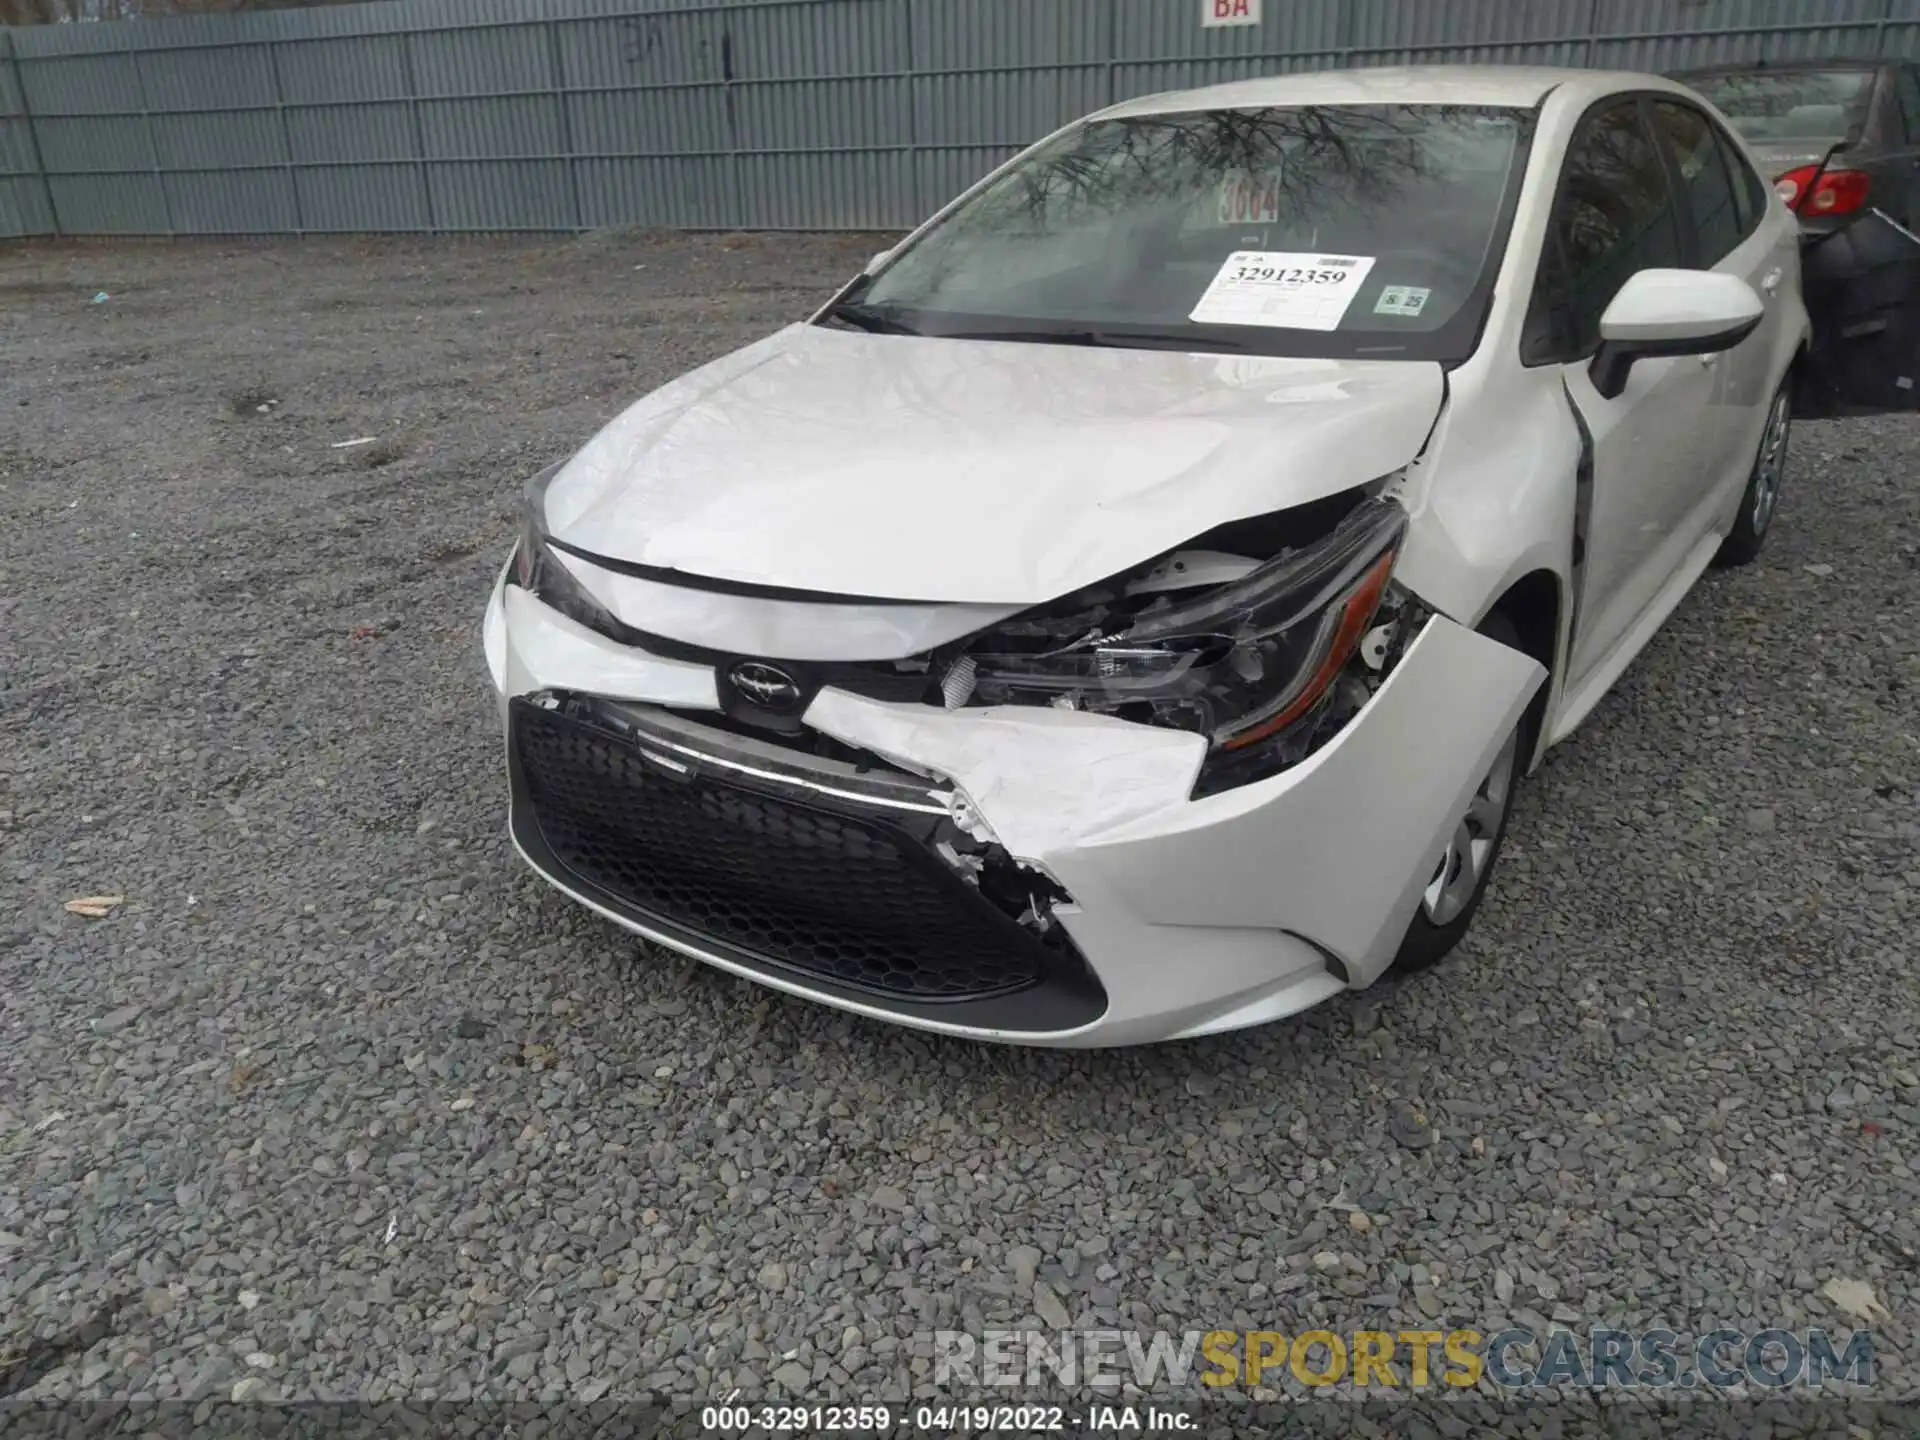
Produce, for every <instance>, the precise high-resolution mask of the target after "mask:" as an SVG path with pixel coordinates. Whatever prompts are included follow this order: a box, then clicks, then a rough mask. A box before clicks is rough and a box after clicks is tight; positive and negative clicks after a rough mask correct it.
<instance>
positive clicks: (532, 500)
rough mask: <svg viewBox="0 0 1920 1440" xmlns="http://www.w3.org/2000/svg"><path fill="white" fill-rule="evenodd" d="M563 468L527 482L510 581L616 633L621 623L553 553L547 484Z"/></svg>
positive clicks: (571, 616)
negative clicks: (548, 532)
mask: <svg viewBox="0 0 1920 1440" xmlns="http://www.w3.org/2000/svg"><path fill="white" fill-rule="evenodd" d="M560 468H561V467H560V466H559V465H550V466H548V467H547V468H546V469H545V470H542V471H541V472H540V473H539V474H538V475H536V476H534V477H533V479H531V480H529V481H528V482H527V488H526V490H525V491H524V492H522V494H521V497H520V543H519V544H518V545H517V546H515V547H514V551H513V566H512V568H511V569H510V570H508V572H507V581H508V583H509V584H512V585H518V586H519V587H520V588H521V589H522V590H525V591H526V592H527V593H529V594H530V595H534V596H537V597H538V598H539V600H540V602H541V603H542V604H543V605H546V606H548V607H549V608H551V609H554V610H558V611H559V612H560V613H561V614H562V615H564V616H566V617H567V618H568V619H569V620H572V621H574V622H575V623H576V624H580V625H584V626H586V627H587V628H588V629H589V630H593V631H597V632H598V633H600V634H602V635H613V634H616V633H617V632H618V630H619V628H620V622H619V621H617V620H615V619H614V618H613V616H612V615H610V614H608V613H607V610H606V607H604V606H603V605H601V603H600V602H599V601H598V600H596V599H594V598H593V596H591V595H589V594H588V593H587V589H586V587H585V586H584V585H582V584H581V583H580V582H579V581H578V580H577V579H575V578H574V575H573V572H572V571H571V570H569V569H567V567H566V565H565V563H564V562H562V561H561V559H560V557H559V556H558V555H556V554H554V552H553V545H552V537H550V536H549V535H548V534H547V487H548V486H549V485H551V484H552V483H553V477H554V476H556V475H558V474H559V473H560Z"/></svg>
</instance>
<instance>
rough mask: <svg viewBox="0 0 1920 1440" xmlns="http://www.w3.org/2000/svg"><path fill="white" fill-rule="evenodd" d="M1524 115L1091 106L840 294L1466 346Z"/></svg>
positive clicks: (1045, 320) (927, 306)
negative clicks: (1094, 111)
mask: <svg viewBox="0 0 1920 1440" xmlns="http://www.w3.org/2000/svg"><path fill="white" fill-rule="evenodd" d="M1532 119H1533V112H1532V111H1527V110H1514V109H1504V108H1503V109H1495V108H1488V107H1479V106H1456V105H1342V106H1305V107H1275V108H1270V109H1255V110H1209V111H1200V112H1192V113H1185V114H1174V115H1149V116H1140V117H1130V118H1116V119H1110V120H1094V121H1090V122H1088V123H1086V124H1084V125H1081V126H1077V127H1075V128H1074V129H1072V130H1070V131H1068V132H1067V133H1066V134H1064V135H1062V136H1060V137H1058V138H1057V139H1055V140H1053V141H1052V142H1050V143H1049V144H1047V145H1045V146H1043V147H1042V148H1040V149H1038V150H1036V151H1035V152H1033V153H1032V154H1031V155H1028V156H1027V157H1025V158H1024V159H1023V160H1021V161H1020V162H1019V163H1017V164H1016V165H1015V166H1014V167H1013V168H1012V169H1010V170H1009V171H1007V173H1005V174H1004V175H1002V176H1000V177H999V178H998V179H997V180H995V181H994V182H993V183H992V184H990V185H988V186H987V187H986V188H985V189H983V190H982V191H980V193H978V194H976V195H974V196H973V197H972V198H971V199H969V200H967V201H966V202H965V203H964V204H962V205H960V206H959V207H958V208H957V209H955V210H954V211H953V212H952V213H951V214H949V215H947V216H946V217H945V218H944V219H942V220H941V221H940V222H939V223H938V224H936V225H935V226H934V227H933V228H931V229H930V230H929V231H928V232H927V233H926V234H924V235H923V236H921V237H920V238H919V239H918V240H917V241H915V242H913V243H912V244H911V245H909V246H907V247H906V248H904V249H903V250H902V251H900V252H899V253H898V254H897V255H895V256H894V257H893V258H892V259H890V260H889V261H888V262H887V263H886V264H885V265H884V266H883V268H882V269H881V270H880V272H879V273H878V274H877V275H875V276H872V277H866V278H864V279H863V280H862V281H860V282H856V284H855V287H854V288H853V289H852V290H850V291H849V292H847V294H846V295H845V296H844V297H843V299H842V302H841V303H840V304H838V305H836V306H835V307H833V308H832V309H831V310H830V311H829V314H832V315H836V316H837V318H839V319H841V320H842V321H843V322H850V323H858V324H862V325H864V326H865V327H866V328H869V329H875V330H899V331H906V332H910V333H923V334H935V335H948V336H969V337H974V338H994V339H1015V340H1035V341H1048V340H1051V341H1054V342H1056V343H1080V344H1113V345H1127V344H1138V345H1163V346H1178V347H1180V348H1191V349H1195V350H1215V349H1218V350H1229V351H1233V350H1245V351H1250V352H1255V353H1264V354H1278V355H1315V356H1335V357H1355V356H1373V357H1380V358H1388V359H1440V360H1451V359H1462V358H1465V356H1466V355H1468V354H1470V353H1472V350H1473V347H1474V344H1475V343H1476V341H1477V338H1478V333H1479V328H1480V324H1481V321H1482V320H1483V318H1484V315H1485V310H1486V306H1487V303H1488V300H1489V297H1490V295H1491V290H1492V279H1493V272H1494V270H1495V269H1496V268H1497V267H1498V262H1499V258H1500V253H1501V250H1502V248H1503V245H1504V241H1505V236H1506V230H1507V224H1508V220H1509V218H1510V215H1511V212H1512V208H1513V203H1514V196H1515V193H1516V191H1517V188H1518V185H1519V180H1520V176H1521V173H1522V171H1523V170H1524V168H1525V167H1524V159H1525V147H1526V141H1527V138H1528V136H1529V135H1530V133H1531V128H1532Z"/></svg>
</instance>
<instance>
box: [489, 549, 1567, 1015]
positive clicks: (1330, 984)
mask: <svg viewBox="0 0 1920 1440" xmlns="http://www.w3.org/2000/svg"><path fill="white" fill-rule="evenodd" d="M483 641H484V649H485V652H486V659H487V665H488V669H489V671H490V673H491V676H492V681H493V685H494V689H495V691H496V695H497V698H498V700H499V704H500V707H501V713H502V716H503V718H504V716H505V713H506V707H507V704H508V701H509V700H510V699H511V698H512V697H515V696H524V695H529V694H532V693H534V692H542V691H549V690H559V691H574V692H579V693H582V694H587V695H593V696H598V697H603V698H606V699H612V700H620V701H629V702H634V703H636V704H639V705H643V706H644V705H664V706H671V707H674V708H676V709H677V710H679V711H680V713H681V715H682V716H683V717H688V718H694V719H695V720H696V723H697V716H696V715H694V714H693V712H698V711H701V710H714V709H716V708H717V703H718V702H717V694H716V689H715V677H714V673H713V671H712V670H711V669H710V668H708V667H705V666H702V665H697V664H691V663H689V662H685V661H680V660H671V659H665V658H662V657H656V656H651V655H647V654H645V653H643V652H640V651H637V650H634V649H632V648H631V647H627V646H623V645H619V644H617V643H615V642H613V641H611V640H607V639H605V638H604V637H602V636H599V635H597V634H595V633H594V632H592V631H590V630H587V629H585V628H583V627H581V626H579V625H576V624H574V623H573V622H572V621H570V620H568V619H566V618H565V617H563V616H561V615H559V614H557V613H555V612H554V611H552V610H550V609H548V608H547V607H546V606H544V605H542V604H541V603H540V602H539V601H538V600H536V599H534V598H533V597H531V596H529V595H527V594H526V593H525V592H523V591H520V590H518V589H515V588H511V587H506V586H504V585H496V587H495V590H494V594H493V596H492V599H491V601H490V602H489V605H488V608H487V613H486V618H485V623H484V626H483ZM1544 678H1545V671H1544V670H1543V669H1542V667H1541V666H1540V665H1539V664H1538V663H1537V662H1536V661H1534V660H1532V659H1531V658H1529V657H1527V656H1525V655H1522V654H1520V653H1519V652H1517V651H1514V650H1511V649H1509V648H1507V647H1506V646H1503V645H1500V644H1498V643H1497V642H1494V641H1491V640H1488V639H1486V638H1485V637H1483V636H1481V635H1478V634H1476V633H1474V632H1472V631H1470V630H1467V629H1465V628H1463V627H1461V626H1459V625H1457V624H1455V623H1453V622H1452V621H1449V620H1447V619H1445V618H1444V617H1435V618H1434V619H1432V620H1430V621H1429V622H1428V624H1427V625H1426V627H1425V628H1424V629H1423V630H1422V632H1421V633H1420V635H1419V636H1418V637H1417V638H1416V639H1415V640H1414V642H1413V644H1412V645H1411V646H1410V647H1409V648H1408V650H1407V652H1406V653H1405V655H1404V656H1403V657H1402V659H1401V660H1400V663H1399V665H1398V666H1397V667H1396V669H1395V670H1394V672H1393V673H1392V675H1390V676H1389V677H1388V678H1387V680H1386V682H1385V683H1384V684H1383V685H1382V686H1381V687H1380V689H1379V691H1378V692H1377V693H1376V694H1375V695H1374V696H1373V698H1372V699H1371V700H1370V701H1369V702H1368V704H1367V705H1366V707H1365V708H1364V709H1363V710H1361V712H1360V713H1359V714H1358V715H1357V716H1356V717H1355V718H1354V719H1353V720H1352V722H1350V723H1349V724H1348V725H1347V727H1346V728H1345V729H1344V730H1342V731H1341V733H1340V734H1339V735H1338V736H1336V737H1335V738H1334V739H1333V740H1331V741H1330V742H1328V743H1327V744H1326V745H1324V746H1323V747H1322V748H1321V749H1320V750H1318V751H1317V752H1315V753H1314V754H1313V755H1312V756H1310V757H1308V758H1307V759H1306V760H1305V761H1303V762H1301V763H1300V764H1299V765H1296V766H1294V767H1293V768H1292V769H1290V770H1287V771H1285V772H1283V773H1282V774H1279V775H1276V776H1273V777H1271V778H1270V779H1267V780H1263V781H1259V782H1257V783H1254V784H1251V785H1247V786H1244V787H1242V788H1239V789H1235V790H1230V791H1227V792H1224V793H1221V794H1217V795H1212V796H1208V797H1206V798H1204V799H1201V800H1191V799H1189V798H1188V796H1189V794H1190V793H1191V790H1192V787H1193V781H1194V778H1195V776H1196V774H1197V773H1198V770H1199V766H1200V762H1201V759H1202V756H1203V753H1204V746H1205V742H1204V741H1203V740H1202V739H1201V738H1200V737H1198V736H1195V735H1191V734H1186V733H1182V732H1178V731H1172V730H1163V729H1157V728H1153V727H1148V726H1142V725H1136V724H1132V723H1129V722H1126V721H1121V720H1116V719H1112V718H1109V717H1105V716H1097V715H1089V714H1085V713H1081V712H1072V711H1060V710H1052V709H1046V708H1029V707H1011V706H1009V707H998V708H987V709H973V710H959V711H945V710H937V709H933V708H931V707H928V706H924V705H916V704H897V703H888V702H883V701H877V700H872V699H868V698H866V697H863V696H859V695H854V694H851V693H849V692H846V691H841V690H834V689H831V688H829V689H825V690H822V691H821V692H820V693H819V695H817V696H816V697H815V699H814V700H813V702H812V704H811V705H810V706H809V708H808V710H807V711H806V714H805V717H804V718H805V722H806V724H807V725H808V726H810V727H811V728H813V729H815V730H817V731H819V732H821V733H823V734H826V735H828V736H831V737H832V738H834V739H835V740H838V741H840V742H842V743H844V744H846V745H850V746H853V747H856V748H858V749H861V750H865V751H868V752H871V753H872V754H874V755H877V756H879V757H880V758H881V759H883V760H885V761H886V762H888V763H889V764H891V765H893V766H897V767H899V769H900V770H902V771H906V772H912V773H914V774H916V775H920V776H926V777H931V778H933V779H934V780H935V781H937V782H941V783H943V784H944V785H945V786H946V787H947V788H950V789H952V790H955V791H957V792H958V793H959V794H960V795H962V796H964V798H965V800H966V801H967V802H970V804H971V806H972V808H973V809H974V810H975V811H976V812H977V814H978V815H979V816H980V817H981V818H982V819H983V820H984V821H985V823H986V825H987V826H988V827H990V828H991V831H992V834H993V837H994V838H995V839H996V840H997V841H998V842H999V844H1000V845H1002V846H1004V847H1005V848H1006V850H1007V851H1008V852H1010V853H1011V854H1012V855H1013V856H1014V857H1016V858H1017V859H1018V860H1020V861H1023V862H1026V863H1028V864H1031V865H1033V866H1036V867H1038V868H1040V869H1041V870H1043V871H1044V872H1045V873H1046V874H1047V875H1049V876H1051V877H1052V878H1054V879H1055V880H1057V881H1058V882H1059V884H1060V885H1061V886H1062V887H1063V888H1064V889H1065V890H1066V891H1067V892H1068V894H1070V895H1071V897H1072V903H1071V904H1070V905H1062V906H1058V907H1056V909H1055V911H1054V913H1055V916H1056V918H1057V919H1058V920H1059V922H1060V923H1061V924H1062V925H1063V926H1064V927H1065V929H1066V931H1067V932H1068V934H1069V935H1070V936H1071V938H1072V941H1073V943H1074V945H1075V946H1076V947H1077V949H1078V951H1079V953H1080V955H1082V956H1083V957H1084V958H1085V962H1086V964H1087V966H1088V967H1089V968H1090V969H1091V971H1092V972H1093V975H1094V976H1095V977H1096V978H1097V983H1098V989H1099V991H1100V992H1102V993H1103V994H1104V1008H1102V1009H1101V1010H1100V1011H1099V1013H1098V1014H1094V1015H1086V1016H1079V1015H1068V1014H1066V1013H1065V1012H1062V1019H1063V1021H1065V1022H1069V1023H1063V1024H1062V1026H1061V1027H1060V1028H1053V1029H1043V1030H1035V1029H1032V1028H1028V1027H1025V1026H1022V1027H1019V1028H1015V1027H1010V1026H1006V1025H1002V1024H995V1023H992V1021H991V1018H990V1017H988V1018H987V1019H985V1020H984V1021H983V1020H982V1019H981V1018H979V1016H978V1015H977V1014H976V1015H974V1016H970V1017H966V1018H963V1016H962V1015H961V1014H960V1013H958V1012H957V1011H956V1010H947V1011H942V1010H941V1009H940V1008H939V1007H935V1006H924V1005H918V1006H901V1005H899V1004H896V1003H893V1002H891V1001H887V1000H881V999H875V998H873V997H863V996H861V995H858V994H855V993H852V992H849V991H847V990H845V989H843V988H840V987H836V986H832V985H828V984H824V983H818V982H815V981H811V980H809V979H807V978H804V977H797V976H794V975H792V974H778V973H769V972H768V971H767V970H766V969H765V968H756V967H755V966H753V965H750V964H746V963H742V962H741V961H740V959H739V958H738V957H737V956H735V955H732V954H730V953H729V952H728V950H727V947H725V946H722V945H718V944H707V943H703V941H702V938H701V936H700V935H699V934H697V933H694V932H691V931H689V930H687V929H686V928H684V927H666V926H661V925H658V924H651V923H648V922H647V921H646V920H645V919H636V917H635V916H634V915H633V914H632V913H623V911H622V908H621V907H619V906H617V905H611V904H609V903H607V897H606V896H604V895H596V894H594V893H592V892H591V888H590V887H587V886H583V885H581V884H580V883H578V881H577V879H575V878H574V877H573V876H571V875H570V874H569V873H568V872H567V871H566V870H565V869H564V868H563V867H560V866H557V865H555V864H554V863H553V862H552V858H551V856H550V855H542V854H539V853H533V852H537V851H538V850H539V849H540V847H539V845H538V844H537V842H536V843H535V844H533V845H529V844H528V843H524V842H523V840H522V838H521V837H522V834H523V833H524V832H525V829H526V827H525V826H524V825H523V824H516V827H515V828H516V844H518V845H519V848H520V849H521V852H522V854H523V855H524V856H526V858H527V859H528V861H529V863H530V864H532V865H533V866H534V868H535V869H536V870H538V871H539V872H540V873H541V874H542V875H543V876H544V877H545V878H546V879H548V880H549V881H550V882H552V883H553V884H555V885H556V886H557V887H558V888H560V889H562V890H564V891H566V892H567V893H568V894H570V895H572V896H573V897H574V898H576V899H578V900H580V901H581V902H582V903H584V904H587V905H589V906H590V907H591V908H594V909H596V910H599V911H600V912H601V913H603V914H606V915H607V916H609V918H612V919H614V920H615V921H616V922H618V923H620V924H622V925H624V926H626V927H627V928H628V929H631V930H634V931H636V932H637V933H641V934H643V935H646V936H648V937H649V938H651V939H653V940H656V941H658V942H660V943H662V944H666V945H668V946H670V947H672V948H674V949H677V950H680V951H682V952H684V953H687V954H690V955H693V956H694V957H696V958H699V959H702V960H705V961H707V962H709V963H711V964H714V965H717V966H719V967H720V968H722V969H726V970H729V971H732V972H734V973H736V974H741V975H744V976H747V977H748V978H751V979H755V980H758V981H761V982H762V983H766V984H769V985H773V986H775V987H776V988H779V989H782V990H786V991H789V992H791V993H794V994H800V995H805V996H808V997H810V998H813V999H816V1000H820V1001H822V1002H823V1003H826V1004H831V1005H835V1006H838V1007H840V1008H842V1009H847V1010H851V1011H855V1012H857V1013H862V1014H866V1015H870V1016H874V1017H876V1018H882V1019H888V1020H893V1021H895V1022H898V1023H904V1024H908V1025H913V1026H917V1027H919V1028H923V1029H929V1030H937V1031H941V1032H944V1033H949V1034H955V1035H961V1036H966V1037H970V1038H976V1039H983V1040H1001V1041H1016V1042H1020V1043H1026V1044H1050V1045H1065V1046H1099V1045H1120V1044H1132V1043H1141V1042H1146V1041H1154V1040H1163V1039H1173V1038H1182V1037H1187V1036H1194V1035H1202V1034H1207V1033H1211V1032H1214V1031H1219V1030H1229V1029H1234V1028H1237V1027H1240V1026H1244V1025H1252V1024H1258V1023H1261V1022H1264V1021H1268V1020H1272V1019H1277V1018H1279V1017H1281V1016H1285V1015H1289V1014H1293V1013H1295V1012H1297V1011H1300V1010H1303V1009H1306V1008H1307V1007H1308V1006H1310V1005H1313V1004H1315V1003H1317V1002H1319V1001H1320V1000H1323V999H1325V998H1326V997H1328V996H1329V995H1332V994H1334V993H1336V992H1338V991H1339V990H1342V989H1345V988H1348V987H1349V986H1352V987H1360V986H1364V985H1367V984H1370V983H1372V981H1374V980H1375V979H1377V978H1378V977H1379V976H1380V974H1381V973H1382V972H1383V971H1384V970H1385V969H1386V967H1387V965H1388V964H1389V963H1390V962H1391V960H1392V958H1393V956H1394V953H1395V951H1396V950H1397V949H1398V946H1399V943H1400V939H1401V937H1402V935H1403V934H1404V933H1405V930H1406V927H1407V924H1408V922H1409V920H1410V919H1411V917H1412V915H1413V912H1414V909H1415V906H1416V905H1417V904H1418V902H1419V895H1420V891H1421V889H1422V888H1423V886H1424V885H1425V883H1426V881H1427V880H1428V879H1429V878H1430V877H1431V875H1432V872H1433V869H1434V866H1435V865H1436V864H1437V863H1438V860H1439V857H1440V854H1441V852H1442V850H1443V849H1444V847H1445V844H1446V840H1447V837H1448V835H1449V834H1450V833H1451V832H1452V830H1453V827H1454V824H1455V822H1456V820H1457V819H1458V816H1459V815H1460V814H1461V813H1462V811H1463V810H1464V808H1465V806H1466V802H1467V798H1468V796H1469V795H1470V794H1471V792H1472V790H1473V788H1474V786H1475V785H1476V784H1477V783H1478V781H1479V779H1480V777H1481V776H1483V775H1484V774H1485V773H1486V770H1487V768H1488V767H1489V766H1490V765H1491V764H1492V761H1493V758H1494V756H1495V755H1496V754H1497V752H1498V750H1499V747H1500V745H1501V744H1502V742H1503V741H1504V740H1505V738H1506V736H1507V734H1508V732H1509V731H1510V730H1511V729H1512V728H1513V726H1514V725H1516V724H1517V723H1518V722H1519V720H1520V717H1521V715H1522V713H1523V712H1524V710H1525V708H1526V706H1527V704H1528V702H1529V700H1530V699H1531V698H1532V696H1533V694H1534V692H1535V690H1536V689H1537V687H1538V686H1539V684H1540V683H1541V681H1542V680H1543V679H1544ZM792 759H793V762H794V763H795V764H797V765H801V766H804V765H805V764H806V759H805V757H803V756H799V755H795V756H793V757H792Z"/></svg>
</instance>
